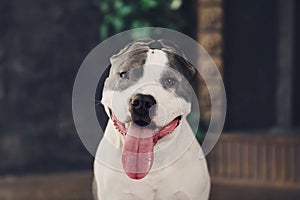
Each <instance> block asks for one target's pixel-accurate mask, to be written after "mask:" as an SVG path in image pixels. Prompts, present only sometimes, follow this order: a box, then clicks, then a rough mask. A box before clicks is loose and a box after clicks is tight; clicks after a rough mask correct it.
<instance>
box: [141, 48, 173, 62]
mask: <svg viewBox="0 0 300 200" xmlns="http://www.w3.org/2000/svg"><path fill="white" fill-rule="evenodd" d="M167 63H168V57H167V54H166V53H165V52H163V51H162V50H159V49H149V51H148V52H147V59H146V62H145V65H162V66H165V65H167Z"/></svg>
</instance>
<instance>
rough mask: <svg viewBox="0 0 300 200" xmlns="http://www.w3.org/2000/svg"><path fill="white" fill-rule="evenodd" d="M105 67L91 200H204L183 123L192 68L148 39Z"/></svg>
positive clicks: (202, 167) (197, 154)
mask: <svg viewBox="0 0 300 200" xmlns="http://www.w3.org/2000/svg"><path fill="white" fill-rule="evenodd" d="M110 62H111V68H110V71H109V75H108V77H107V79H106V80H105V83H104V87H103V93H102V94H103V96H102V99H101V103H102V104H103V105H104V108H105V112H106V113H107V115H108V116H109V120H108V123H107V126H106V129H105V133H104V136H103V138H102V140H101V141H100V143H99V146H98V149H97V152H96V158H95V161H94V184H93V185H94V186H93V192H94V198H95V199H99V200H119V199H120V200H126V199H128V200H129V199H130V200H135V199H149V200H165V199H168V200H172V199H180V200H182V199H184V200H185V199H197V200H199V199H200V200H207V199H208V197H209V193H210V176H209V172H208V168H207V163H206V160H205V156H204V155H203V152H202V149H201V146H200V145H199V143H198V142H197V140H196V138H195V136H194V134H193V131H192V129H191V127H190V125H189V123H188V121H187V118H186V117H187V115H188V114H189V113H190V112H191V101H192V100H191V96H192V92H193V91H192V90H191V87H190V83H189V81H190V80H191V77H193V76H194V74H195V68H194V67H193V66H192V65H191V63H189V62H188V61H187V60H186V59H185V57H184V55H183V54H182V53H181V52H180V50H179V48H178V47H177V46H176V45H175V44H172V43H171V42H168V41H166V40H153V39H150V38H147V39H140V40H137V41H134V42H131V43H129V44H128V45H127V46H126V47H124V48H123V49H122V50H120V52H119V53H117V54H115V55H113V56H112V57H111V58H110ZM98 158H100V159H98Z"/></svg>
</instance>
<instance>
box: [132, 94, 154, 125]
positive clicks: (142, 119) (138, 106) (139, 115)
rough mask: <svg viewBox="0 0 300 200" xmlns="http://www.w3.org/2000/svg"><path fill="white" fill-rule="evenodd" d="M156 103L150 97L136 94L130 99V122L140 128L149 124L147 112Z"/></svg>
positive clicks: (149, 119)
mask: <svg viewBox="0 0 300 200" xmlns="http://www.w3.org/2000/svg"><path fill="white" fill-rule="evenodd" d="M155 104H156V101H155V99H154V97H153V96H151V95H144V94H136V95H134V96H133V97H132V98H131V99H130V109H129V110H130V113H131V117H132V120H133V121H134V122H135V123H136V124H137V125H140V126H146V125H148V124H150V122H151V118H150V116H149V111H150V108H151V107H152V106H154V105H155Z"/></svg>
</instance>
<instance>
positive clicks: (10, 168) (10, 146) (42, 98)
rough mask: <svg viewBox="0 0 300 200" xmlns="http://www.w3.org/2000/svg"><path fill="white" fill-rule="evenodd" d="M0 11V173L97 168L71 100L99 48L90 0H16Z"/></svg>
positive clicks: (97, 18) (5, 3) (0, 6)
mask: <svg viewBox="0 0 300 200" xmlns="http://www.w3.org/2000/svg"><path fill="white" fill-rule="evenodd" d="M0 13H1V18H0V30H1V31H0V112H1V114H0V173H5V172H12V173H15V172H30V171H33V170H35V171H37V170H41V171H52V170H60V169H68V170H69V169H78V168H87V167H91V161H92V158H91V156H89V154H88V152H87V151H86V150H85V149H84V147H83V145H82V143H81V142H80V140H79V138H78V136H77V135H76V131H75V128H74V125H73V121H72V113H71V94H72V87H73V81H74V79H75V75H76V72H77V70H78V68H79V66H80V64H81V62H82V61H83V59H84V58H85V56H86V55H87V54H88V52H89V51H90V50H91V49H92V48H93V47H94V46H96V45H97V44H98V43H99V23H100V16H99V11H98V9H97V8H96V7H95V6H94V5H93V1H90V0H89V1H87V0H63V1H61V0H43V1H40V0H26V1H23V0H11V1H3V2H2V3H1V4H0ZM91 101H92V99H91Z"/></svg>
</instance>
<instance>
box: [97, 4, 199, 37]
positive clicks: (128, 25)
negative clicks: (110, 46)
mask: <svg viewBox="0 0 300 200" xmlns="http://www.w3.org/2000/svg"><path fill="white" fill-rule="evenodd" d="M192 2H193V1H183V0H163V1H162V0H135V1H130V0H114V1H111V0H95V3H96V5H97V6H98V7H99V10H100V12H101V15H102V22H101V26H100V37H101V40H104V39H106V38H107V37H109V36H112V35H114V34H116V33H119V32H122V31H125V30H129V29H133V28H140V27H149V26H152V27H153V26H156V27H164V28H170V29H174V30H177V31H181V32H186V33H188V34H190V35H191V32H192V29H191V27H188V26H189V25H193V27H194V24H195V23H193V22H194V20H195V19H193V17H192V15H193V14H192V12H191V10H190V6H191V5H192ZM185 4H189V5H185Z"/></svg>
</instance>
